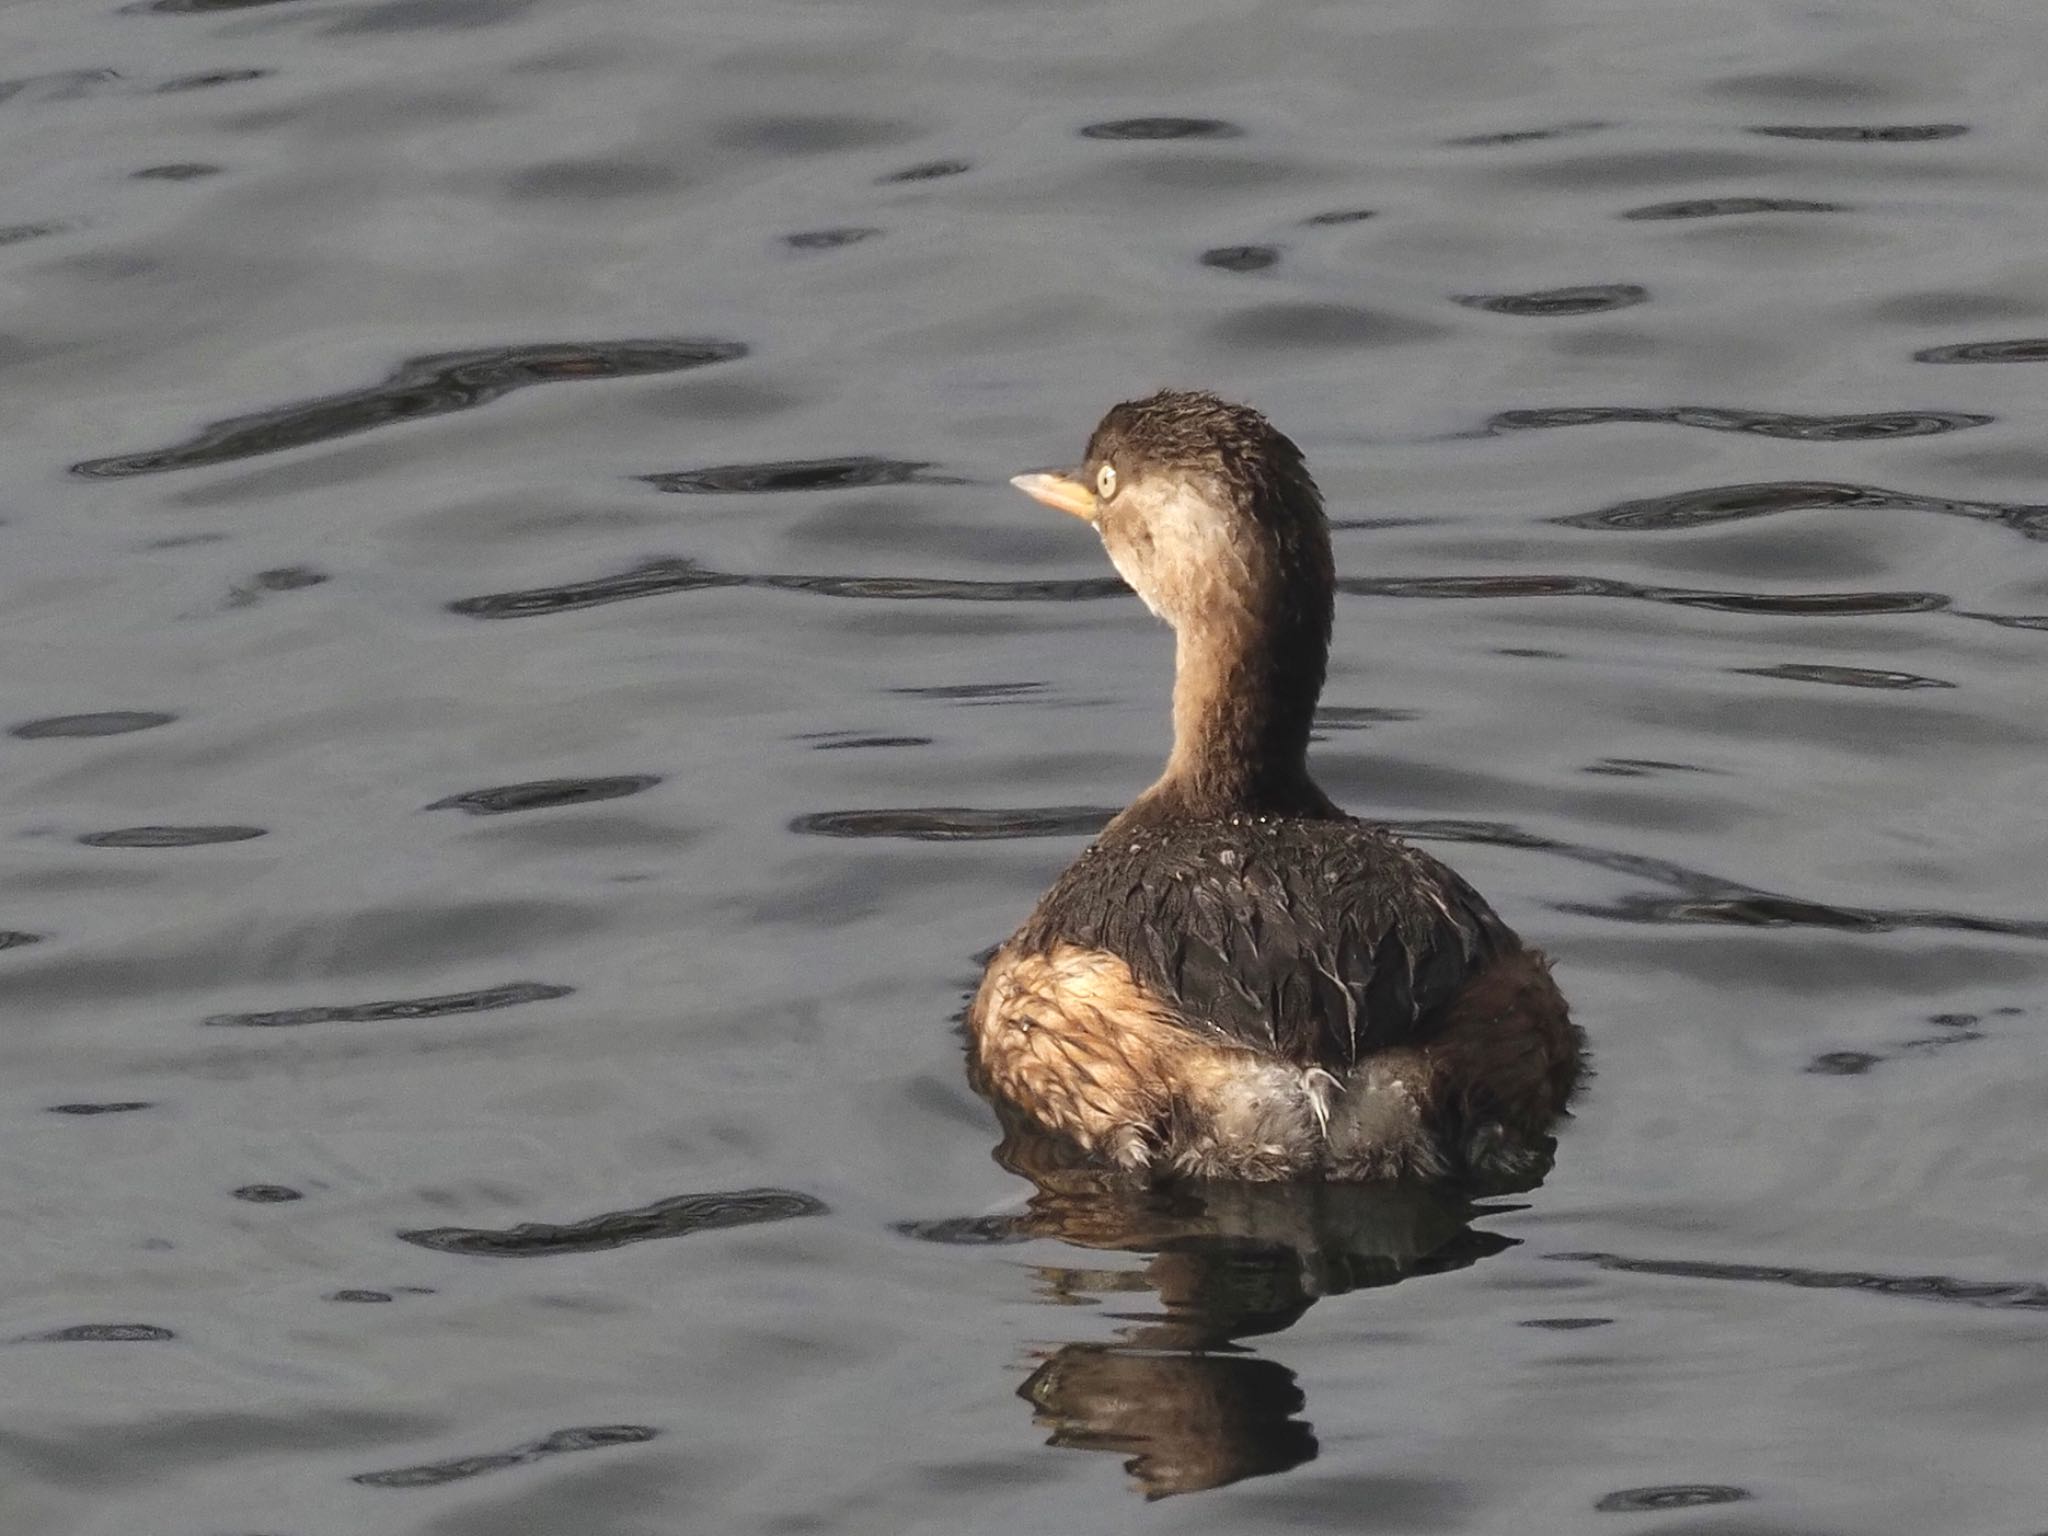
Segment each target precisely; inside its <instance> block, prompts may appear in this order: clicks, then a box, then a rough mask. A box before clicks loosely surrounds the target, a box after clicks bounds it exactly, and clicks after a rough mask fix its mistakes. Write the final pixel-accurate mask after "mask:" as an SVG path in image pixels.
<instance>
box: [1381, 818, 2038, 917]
mask: <svg viewBox="0 0 2048 1536" xmlns="http://www.w3.org/2000/svg"><path fill="white" fill-rule="evenodd" d="M1389 825H1391V826H1392V827H1393V828H1394V830H1395V831H1397V832H1400V833H1402V834H1403V835H1404V836H1407V837H1412V838H1414V839H1416V840H1417V841H1419V842H1448V843H1480V844H1485V845H1487V846H1490V847H1498V848H1515V849H1524V850H1528V851H1531V852H1540V853H1552V854H1556V855H1558V856H1560V857H1563V858H1567V859H1571V860H1574V861H1576V862H1578V863H1582V864H1590V865H1592V866H1593V867H1595V868H1596V869H1605V870H1609V871H1611V872H1613V873H1615V874H1620V875H1627V876H1629V877H1631V878H1633V879H1638V880H1646V881H1648V882H1650V883H1651V884H1653V885H1659V886H1664V887H1666V888H1667V889H1669V890H1671V891H1673V892H1675V893H1676V894H1674V895H1670V896H1666V895H1662V894H1653V893H1638V894H1633V895H1627V896H1623V897H1620V898H1619V899H1617V900H1616V901H1614V902H1612V903H1610V904H1608V905H1605V906H1600V905H1595V904H1591V903H1579V902H1564V903H1559V904H1557V910H1558V911H1560V912H1573V913H1577V914H1579V915H1580V916H1584V917H1598V918H1606V919H1609V920H1611V921H1614V922H1623V923H1678V924H1685V923H1707V924H1715V925H1733V926H1737V927H1745V928H1825V929H1831V930H1834V931H1837V932H1845V933H1889V932H1892V931H1893V930H1895V929H1900V928H1926V929H1934V930H1939V931H1947V932H1958V933H1990V934H2000V935H2003V936H2005V937H2008V938H2019V939H2048V920H2042V919H2037V918H2004V917H1983V916H1979V915H1977V914H1975V913H1968V912H1943V911H1937V910H1933V909H1930V908H1924V907H1851V906H1841V905H1836V904H1832V903H1829V902H1821V901H1811V900H1808V899H1807V898H1805V897H1801V896H1786V895H1783V894H1780V893H1778V892H1775V891H1767V890H1764V889H1761V888H1760V887H1757V886H1752V885H1744V884H1742V883H1741V882H1740V881H1735V880H1725V879H1723V878H1721V877H1720V876H1718V875H1710V874H1707V873H1705V872H1703V871H1701V870H1696V869H1688V868H1686V867H1685V866H1684V865H1682V864H1674V863H1671V862H1670V861H1668V860H1665V859H1657V858H1651V857H1650V856H1648V855H1647V854H1639V853H1625V852H1622V851H1620V850H1619V849H1610V848H1595V847H1590V846H1588V845H1586V844H1583V843H1568V842H1564V841H1562V840H1561V839H1557V838H1549V837H1544V836H1542V835H1541V834H1540V833H1535V832H1529V831H1526V830H1524V829H1523V828H1521V827H1517V826H1514V825H1512V824H1510V823H1507V822H1490V821H1466V820H1457V819H1440V820H1426V821H1403V822H1392V823H1389Z"/></svg>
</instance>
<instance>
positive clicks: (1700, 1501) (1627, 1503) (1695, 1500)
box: [1593, 1483, 1756, 1515]
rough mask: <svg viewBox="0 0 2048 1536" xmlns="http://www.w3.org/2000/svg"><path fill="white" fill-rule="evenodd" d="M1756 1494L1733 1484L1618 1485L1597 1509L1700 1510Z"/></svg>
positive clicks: (1620, 1511) (1606, 1511) (1629, 1511)
mask: <svg viewBox="0 0 2048 1536" xmlns="http://www.w3.org/2000/svg"><path fill="white" fill-rule="evenodd" d="M1754 1497H1756V1495H1754V1494H1752V1493H1751V1492H1750V1491H1749V1490H1748V1489H1747V1488H1737V1487H1735V1486H1733V1485H1732V1484H1729V1483H1659V1484H1656V1485H1655V1486H1653V1487H1649V1488H1617V1489H1615V1490H1614V1492H1612V1493H1608V1494H1602V1495H1601V1497H1600V1502H1599V1503H1597V1504H1595V1505H1594V1506H1593V1508H1594V1509H1596V1510H1598V1511H1600V1512H1601V1513H1602V1514H1610V1515H1611V1514H1635V1513H1639V1512H1641V1511H1643V1510H1657V1509H1698V1508H1700V1507H1701V1506H1702V1505H1706V1504H1733V1503H1736V1502H1737V1501H1738V1500H1741V1499H1749V1498H1754Z"/></svg>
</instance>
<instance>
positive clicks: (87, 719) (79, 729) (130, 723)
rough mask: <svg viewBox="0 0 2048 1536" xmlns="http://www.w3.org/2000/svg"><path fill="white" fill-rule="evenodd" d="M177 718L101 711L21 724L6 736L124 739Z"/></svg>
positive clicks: (153, 713) (139, 711)
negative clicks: (120, 737)
mask: <svg viewBox="0 0 2048 1536" xmlns="http://www.w3.org/2000/svg"><path fill="white" fill-rule="evenodd" d="M177 718H178V717H177V716H176V715H169V714H165V713H163V712H162V711H161V710H154V709H103V710H99V711H97V712H95V713H93V714H89V715H51V716H50V717H49V718H48V719H44V720H24V721H22V722H21V724H19V725H12V726H9V727H8V728H7V734H8V735H10V736H15V737H19V738H20V739H21V740H23V741H47V740H49V739H50V738H52V737H58V736H125V735H127V734H128V733H129V732H130V731H148V730H154V729H155V728H156V727H157V726H160V725H169V724H170V723H171V722H172V721H173V720H175V719H177Z"/></svg>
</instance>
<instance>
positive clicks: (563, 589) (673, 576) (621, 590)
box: [448, 559, 1129, 619]
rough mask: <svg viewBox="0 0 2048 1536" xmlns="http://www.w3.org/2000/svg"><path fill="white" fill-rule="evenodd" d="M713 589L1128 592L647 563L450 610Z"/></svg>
mask: <svg viewBox="0 0 2048 1536" xmlns="http://www.w3.org/2000/svg"><path fill="white" fill-rule="evenodd" d="M709 587H758V588H766V589H768V590H771V591H780V592H809V593H813V594H816V595H818V596H821V597H853V598H876V599H882V600H885V601H886V600H907V601H929V600H937V601H946V600H951V601H955V602H991V603H1001V602H1041V601H1055V602H1067V601H1076V600H1085V599H1089V598H1097V597H1113V596H1115V595H1116V594H1117V593H1119V592H1126V591H1128V590H1129V588H1127V587H1126V586H1125V585H1124V584H1123V582H1122V581H1121V580H1119V579H1118V578H1117V577H1114V576H1101V577H1089V578H1083V579H1080V580H1072V579H1069V580H1062V581H1052V580H1040V581H967V580H948V579H944V578H927V577H915V576H774V575H762V576H751V575H750V576H742V575H735V574H732V573H730V572H726V571H713V570H707V569H706V568H705V567H703V566H701V565H699V564H698V563H697V562H696V561H694V560H683V559H674V560H650V561H648V562H647V563H646V564H644V565H640V566H636V567H634V568H633V569H632V570H630V571H627V572H625V573H623V574H622V575H618V576H601V577H598V578H596V579H595V580H592V581H579V582H570V583H567V584H565V585H562V586H555V587H536V588H533V589H531V590H529V591H525V592H494V593H491V594H489V595H487V596H484V597H465V598H461V599H458V600H457V601H455V602H452V603H450V604H449V605H448V607H449V610H450V611H451V612H454V613H459V614H462V615H464V616H465V617H468V618H472V619H524V618H534V617H537V616H539V615H542V614H549V613H565V612H568V611H570V610H572V609H577V608H595V607H598V606H600V605H602V604H605V603H619V602H626V601H629V600H631V599H633V598H640V597H657V596H663V595H666V594H668V593H672V592H695V591H701V590H703V589H705V588H709Z"/></svg>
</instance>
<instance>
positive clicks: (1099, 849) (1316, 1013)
mask: <svg viewBox="0 0 2048 1536" xmlns="http://www.w3.org/2000/svg"><path fill="white" fill-rule="evenodd" d="M1062 941H1064V942H1066V943H1070V944H1076V945H1079V946H1082V947H1083V948H1088V949H1100V950H1106V951H1108V952H1110V953H1111V954H1114V955H1116V956H1118V957H1119V958H1121V959H1122V960H1123V961H1124V962H1125V963H1126V964H1128V965H1129V966H1130V967H1131V970H1132V972H1133V973H1134V974H1135V975H1136V977H1137V979H1138V981H1139V983H1140V984H1141V985H1143V986H1144V987H1145V988H1147V989H1148V990H1149V991H1152V992H1154V993H1155V994H1157V995H1159V996H1161V997H1163V998H1165V999H1166V1000H1167V1001H1169V1002H1170V1003H1171V1004H1172V1005H1173V1006H1174V1007H1175V1008H1176V1009H1177V1010H1178V1011H1179V1012H1180V1013H1181V1014H1182V1015H1183V1016H1184V1018H1185V1019H1186V1021H1187V1022H1188V1023H1189V1024H1191V1025H1193V1026H1194V1027H1196V1028H1199V1029H1203V1030H1206V1031H1209V1032H1212V1033H1214V1034H1216V1035H1218V1036H1220V1037H1222V1038H1225V1039H1228V1040H1230V1041H1232V1042H1234V1043H1238V1044H1243V1045H1251V1046H1254V1047H1257V1048H1260V1049H1263V1050H1267V1051H1271V1052H1273V1053H1275V1054H1277V1055H1279V1056H1281V1057H1283V1058H1285V1059H1287V1060H1289V1061H1291V1062H1294V1063H1296V1064H1297V1065H1300V1066H1303V1067H1309V1066H1321V1067H1326V1068H1330V1069H1333V1070H1341V1069H1343V1068H1346V1067H1349V1066H1351V1065H1353V1064H1354V1063H1356V1062H1357V1060H1358V1059H1359V1057H1360V1056H1361V1055H1363V1054H1365V1053H1367V1052H1370V1051H1374V1050H1379V1049H1383V1048H1385V1047H1387V1046H1392V1045H1399V1044H1403V1043H1407V1042H1411V1041H1419V1040H1423V1039H1426V1038H1427V1037H1428V1036H1429V1034H1430V1032H1431V1030H1432V1028H1433V1026H1434V1024H1435V1022H1436V1019H1437V1017H1438V1016H1439V1015H1440V1014H1441V1013H1442V1012H1443V1010H1444V1008H1445V1006H1446V1005H1447V1004H1448V1003H1449V1002H1450V1000H1451V998H1452V997H1453V996H1454V995H1455V994H1456V992H1457V991H1458V989H1459V988H1460V987H1461V986H1463V985H1464V983H1465V982H1466V981H1468V980H1469V979H1470V978H1471V977H1472V975H1473V974H1474V973H1475V972H1476V971H1478V970H1479V969H1481V968H1482V967H1483V966H1484V965H1486V964H1487V963H1488V962H1489V961H1490V960H1492V959H1494V958H1496V957H1497V956H1500V955H1503V954H1508V953H1511V952H1513V951H1514V950H1516V949H1518V948H1519V947H1520V945H1519V943H1518V941H1517V940H1516V938H1515V936H1514V935H1513V934H1512V933H1511V932H1510V931H1509V930H1508V928H1507V926H1506V925H1505V924H1504V923H1502V922H1501V920H1500V919H1499V918H1498V917H1496V916H1495V915H1494V912H1493V909H1492V908H1491V907H1489V906H1488V905H1487V904H1486V901H1485V899H1484V898H1483V897H1481V896H1480V894H1479V893H1478V892H1477V891H1475V890H1473V889H1472V887H1471V886H1469V885H1467V884H1466V883H1465V882H1464V881H1463V880H1462V879H1460V878H1459V877H1458V876H1457V874H1455V873H1454V872H1453V871H1452V870H1450V869H1449V868H1447V867H1446V866H1445V865H1443V864H1441V863H1439V862H1438V861H1437V860H1435V859H1433V858H1431V857H1430V856H1429V855H1428V854H1426V853H1423V852H1421V851H1420V850H1418V849H1415V848H1411V847H1409V846H1408V845H1407V844H1406V843H1404V842H1402V841H1401V840H1400V839H1399V838H1397V837H1395V836H1394V835H1393V834H1392V833H1390V832H1388V831H1386V830H1385V829H1384V828H1381V827H1376V826H1373V825H1371V824H1370V823H1367V822H1361V821H1352V820H1348V819H1346V820H1334V821H1326V820H1305V819H1299V818H1283V817H1251V816H1246V817H1231V818H1226V819H1218V820H1199V821H1179V822H1168V823H1164V824H1158V823H1155V824H1151V825H1135V826H1123V825H1119V826H1114V827H1112V828H1111V829H1110V830H1109V831H1108V832H1106V833H1105V834H1104V835H1103V837H1102V838H1101V839H1100V840H1099V841H1098V842H1097V843H1096V844H1095V845H1094V846H1093V847H1091V848H1090V849H1089V850H1088V851H1087V852H1086V853H1084V854H1082V855H1081V857H1080V858H1079V859H1077V860H1075V862H1074V863H1073V864H1072V865H1071V866H1069V868H1068V869H1067V871H1066V873H1065V874H1064V875H1062V876H1061V877H1060V879H1059V880H1058V882H1057V883H1055V884H1054V886H1053V887H1052V889H1051V890H1050V891H1048V892H1046V894H1045V897H1044V899H1043V900H1042V901H1040V902H1039V904H1038V907H1037V909H1036V910H1035V911H1034V912H1033V913H1032V914H1031V916H1030V918H1029V919H1028V920H1027V921H1026V922H1025V924H1024V926H1023V928H1022V929H1020V930H1019V931H1018V934H1017V940H1016V942H1017V943H1018V945H1019V946H1020V947H1021V948H1022V949H1024V950H1025V951H1026V952H1037V953H1042V952H1044V951H1045V950H1047V949H1049V948H1051V947H1052V946H1053V945H1054V944H1056V943H1060V942H1062Z"/></svg>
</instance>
